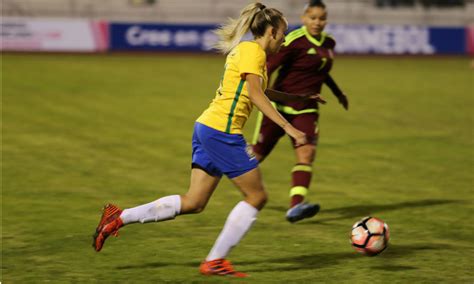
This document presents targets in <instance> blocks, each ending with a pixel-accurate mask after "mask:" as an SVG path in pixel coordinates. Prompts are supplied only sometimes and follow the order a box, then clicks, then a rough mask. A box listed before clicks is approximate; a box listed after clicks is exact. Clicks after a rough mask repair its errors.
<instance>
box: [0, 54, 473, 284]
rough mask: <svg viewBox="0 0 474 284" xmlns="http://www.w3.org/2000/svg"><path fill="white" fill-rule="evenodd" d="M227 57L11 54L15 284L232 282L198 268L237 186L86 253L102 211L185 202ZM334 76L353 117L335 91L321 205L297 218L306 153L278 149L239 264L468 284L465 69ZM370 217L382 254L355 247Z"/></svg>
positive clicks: (8, 265) (277, 273) (6, 164)
mask: <svg viewBox="0 0 474 284" xmlns="http://www.w3.org/2000/svg"><path fill="white" fill-rule="evenodd" d="M223 60H224V59H223V58H222V57H212V56H202V57H199V56H194V57H193V56H167V55H136V56H134V55H112V56H110V55H97V56H66V55H20V54H16V55H12V54H10V55H3V60H2V61H3V68H2V79H3V85H2V96H3V97H2V158H3V161H2V255H3V261H2V277H1V280H2V282H4V283H28V282H46V281H48V282H49V281H51V282H59V283H68V282H77V283H88V282H99V281H103V282H106V283H108V282H120V283H123V282H129V283H137V282H138V283H140V282H146V283H148V282H150V283H151V282H154V283H160V282H164V281H168V282H183V283H185V282H194V283H199V282H221V281H222V282H224V281H228V279H222V278H205V277H202V276H200V275H199V274H198V270H197V268H198V265H199V263H200V261H201V260H202V259H203V258H204V257H205V256H206V255H207V253H208V251H209V249H210V247H211V246H212V244H213V242H214V240H215V238H216V237H217V235H218V233H219V231H220V229H221V227H222V225H223V223H224V221H225V218H226V216H227V214H228V212H229V211H230V210H231V208H232V207H233V206H234V205H235V204H236V203H237V202H238V201H239V200H240V198H241V196H240V194H239V192H238V191H237V190H236V189H235V188H234V187H233V186H232V185H231V183H230V182H228V181H227V180H223V182H222V183H221V184H220V186H219V188H218V190H217V191H216V193H215V194H214V196H213V198H212V199H211V201H210V204H209V205H208V207H207V209H206V210H205V211H204V212H203V213H201V214H199V215H192V216H182V217H178V218H177V219H176V220H174V221H170V222H166V223H158V224H147V225H132V226H130V227H126V228H124V229H122V230H121V236H120V237H119V238H117V239H115V238H113V239H111V240H110V241H108V242H107V244H106V247H105V248H104V250H103V251H102V252H101V253H95V252H94V251H93V249H92V247H91V235H92V233H93V231H94V229H95V226H96V224H97V222H98V219H99V216H100V209H101V207H102V205H103V204H105V203H106V202H114V203H117V204H119V205H120V206H122V207H131V206H135V205H138V204H142V203H145V202H149V201H152V200H155V199H157V198H159V197H161V196H164V195H169V194H176V193H184V192H186V188H187V186H188V182H189V172H190V154H191V146H190V142H191V134H192V127H193V123H194V120H195V118H196V117H197V116H198V115H199V114H200V113H201V111H202V110H204V109H205V108H206V107H207V105H208V103H209V102H210V100H211V99H212V97H213V95H214V91H215V89H216V88H217V85H218V82H219V78H220V76H221V72H222V69H223V63H224V62H223ZM333 74H334V77H335V78H336V80H337V81H338V82H339V84H340V85H341V86H342V87H343V88H344V90H345V91H346V93H347V94H348V96H349V98H350V111H349V112H346V111H344V110H343V109H342V107H340V106H339V105H338V104H337V102H336V100H335V99H334V98H333V97H332V96H331V95H330V94H329V93H328V91H327V89H325V90H324V91H323V95H324V96H325V97H326V98H327V100H328V101H329V103H328V104H327V105H325V106H323V107H322V116H321V123H320V128H321V139H320V145H319V147H318V157H317V160H316V164H315V175H314V178H313V182H312V187H311V190H310V194H309V198H310V200H312V201H318V202H320V203H321V204H322V208H323V209H322V211H321V212H320V214H319V215H317V216H316V217H315V218H314V219H310V220H306V221H303V222H301V223H298V224H294V225H291V224H289V223H287V222H286V221H285V219H284V214H285V211H286V209H287V205H288V189H289V183H290V176H289V171H290V169H291V168H292V166H293V164H294V154H293V153H292V151H291V148H290V145H289V143H288V139H283V140H282V141H281V143H280V144H279V145H278V146H277V148H276V149H275V151H274V153H273V154H272V156H270V157H269V158H268V160H266V161H265V163H263V165H262V170H263V173H264V180H265V184H266V187H267V190H268V191H269V193H270V200H269V203H268V204H267V207H266V208H265V209H264V210H263V211H262V212H261V214H260V215H259V218H258V221H257V222H256V224H255V225H254V227H253V228H252V230H251V231H250V233H249V234H248V235H247V236H246V237H245V239H244V240H243V241H242V242H241V244H240V245H239V246H238V247H236V248H235V249H234V250H233V252H232V254H231V255H230V259H232V260H233V261H234V263H235V264H236V267H237V268H238V269H240V270H243V271H246V272H249V273H250V274H251V278H249V280H248V282H252V283H261V282H287V283H291V282H307V283H342V282H347V283H349V282H354V283H368V282H375V283H394V282H399V283H408V282H412V283H423V282H424V283H440V282H444V283H449V282H451V283H472V282H473V281H474V272H473V271H474V269H473V265H472V263H473V262H472V260H473V255H474V244H473V241H472V240H473V238H472V235H473V227H474V226H473V221H474V220H473V213H474V211H473V208H474V206H473V186H474V178H473V169H474V164H473V158H474V152H473V151H474V145H473V144H474V139H473V112H472V110H473V107H474V104H473V101H474V92H473V82H474V75H473V74H474V73H473V71H472V70H469V60H468V59H467V58H395V57H394V58H382V57H377V58H366V57H356V58H350V57H342V58H338V59H337V62H336V65H335V68H334V72H333ZM253 119H254V116H253V117H252V119H251V121H250V122H249V123H248V124H247V129H246V137H247V138H249V139H250V138H251V134H252V130H253ZM369 214H370V215H373V216H377V217H379V218H382V219H384V220H385V221H387V223H388V224H389V226H390V228H391V232H392V239H391V243H390V247H389V248H388V249H387V250H386V251H385V252H384V253H383V254H381V255H380V256H377V257H372V258H369V257H364V256H360V255H358V254H355V253H354V252H353V250H352V248H351V247H350V245H349V241H348V234H349V231H350V228H351V226H352V224H353V223H354V222H355V221H356V220H358V219H359V218H361V217H363V216H365V215H369Z"/></svg>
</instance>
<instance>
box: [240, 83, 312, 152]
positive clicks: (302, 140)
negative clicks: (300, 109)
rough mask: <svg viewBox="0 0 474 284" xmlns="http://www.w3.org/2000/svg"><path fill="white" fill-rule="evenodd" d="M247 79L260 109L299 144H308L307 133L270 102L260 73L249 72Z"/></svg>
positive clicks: (250, 92)
mask: <svg viewBox="0 0 474 284" xmlns="http://www.w3.org/2000/svg"><path fill="white" fill-rule="evenodd" d="M245 80H246V81H247V88H248V92H249V97H250V100H251V101H252V103H253V104H254V105H256V106H257V107H258V109H259V110H260V111H261V112H263V114H264V115H266V116H267V117H268V118H270V119H271V120H272V121H274V122H275V123H276V124H278V125H279V126H280V127H281V128H283V130H285V132H286V133H287V134H288V135H290V136H291V137H293V138H294V139H295V140H296V143H297V144H298V145H304V144H306V142H307V141H306V135H305V134H304V133H303V132H301V131H299V130H298V129H296V128H294V127H293V126H292V125H291V124H290V123H289V122H288V121H287V120H286V119H285V118H284V117H283V116H282V115H281V114H280V113H279V112H278V111H276V110H275V108H274V107H273V106H272V104H271V103H270V100H269V99H268V98H267V97H266V96H265V94H264V92H263V90H262V83H261V79H260V77H259V76H258V75H255V74H247V75H246V78H245Z"/></svg>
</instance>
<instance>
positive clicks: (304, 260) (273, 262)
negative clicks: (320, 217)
mask: <svg viewBox="0 0 474 284" xmlns="http://www.w3.org/2000/svg"><path fill="white" fill-rule="evenodd" d="M446 249H451V247H449V246H446V245H443V246H437V245H397V246H390V247H389V248H388V249H387V250H386V251H384V252H383V253H382V254H381V255H379V256H376V258H377V259H379V260H380V259H383V262H384V263H386V265H384V266H381V265H378V266H374V267H373V269H377V270H385V271H405V270H413V269H417V267H413V266H401V265H390V263H389V261H390V260H392V259H396V258H406V257H409V256H410V255H411V254H415V253H419V252H420V251H425V250H446ZM360 257H363V256H361V255H358V254H357V253H355V252H338V253H316V254H309V255H293V256H288V257H280V258H270V259H261V260H252V261H243V262H236V264H237V265H239V266H247V265H248V266H255V265H257V266H264V267H262V268H256V269H245V271H248V272H273V271H282V270H286V271H294V270H306V269H319V268H324V267H329V266H334V265H338V264H341V263H344V262H350V261H352V260H354V261H357V260H358V259H359V258H360ZM199 264H200V262H199V261H188V262H179V263H176V262H159V261H156V262H148V263H141V264H136V265H123V266H117V267H116V269H120V270H122V269H144V268H161V267H166V266H186V267H196V268H197V267H199ZM377 264H380V261H377Z"/></svg>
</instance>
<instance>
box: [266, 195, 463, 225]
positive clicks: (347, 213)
mask: <svg viewBox="0 0 474 284" xmlns="http://www.w3.org/2000/svg"><path fill="white" fill-rule="evenodd" d="M464 202H465V201H463V200H446V199H426V200H418V201H406V202H400V203H393V204H384V205H376V204H371V205H354V206H347V207H340V208H333V209H326V210H325V209H324V208H323V209H322V210H321V213H320V214H327V213H329V214H337V215H339V216H336V217H328V218H318V216H316V219H315V220H314V221H311V222H306V223H310V224H321V225H322V224H324V223H325V222H328V221H335V220H343V219H354V218H360V217H363V216H371V215H372V214H374V213H378V212H386V211H393V210H401V209H407V208H415V207H428V206H437V205H445V204H456V203H457V204H459V203H464ZM269 209H273V210H278V211H283V210H282V208H280V207H270V208H269ZM286 210H287V209H286V208H285V211H286Z"/></svg>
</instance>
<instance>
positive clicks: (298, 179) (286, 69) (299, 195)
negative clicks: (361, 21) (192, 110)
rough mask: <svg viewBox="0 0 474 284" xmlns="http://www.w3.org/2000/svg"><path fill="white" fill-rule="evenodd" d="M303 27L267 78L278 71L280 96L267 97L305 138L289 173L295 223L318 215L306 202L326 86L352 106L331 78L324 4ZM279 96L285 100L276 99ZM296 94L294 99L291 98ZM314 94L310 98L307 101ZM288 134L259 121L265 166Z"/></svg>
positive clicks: (271, 61) (313, 7) (256, 145)
mask: <svg viewBox="0 0 474 284" xmlns="http://www.w3.org/2000/svg"><path fill="white" fill-rule="evenodd" d="M302 22H303V26H302V27H301V28H299V29H296V30H294V31H292V32H291V33H289V34H288V35H287V36H286V38H285V43H284V46H283V47H282V48H281V49H280V52H279V53H278V54H275V55H273V56H271V57H269V58H268V60H267V68H268V74H269V76H270V75H271V74H272V73H273V72H274V71H276V70H277V69H278V68H280V71H279V73H278V76H277V78H276V80H275V83H274V85H273V89H274V90H275V91H277V92H273V93H272V91H271V90H268V92H267V95H268V96H269V98H270V99H272V100H273V101H274V103H275V107H276V108H277V110H278V111H279V112H280V113H281V114H282V115H283V116H284V117H285V118H286V119H287V120H288V121H289V122H290V123H291V124H292V125H293V126H294V127H295V128H297V129H299V130H300V131H303V132H304V133H306V135H307V138H308V142H307V144H306V145H300V146H296V145H295V141H294V139H292V142H293V147H294V149H295V152H296V157H297V162H296V165H295V166H294V167H293V169H292V171H291V176H292V187H291V189H290V197H291V203H290V209H289V210H288V211H287V213H286V218H287V220H288V221H290V222H292V223H293V222H296V221H299V220H301V219H304V218H309V217H312V216H314V215H316V214H317V213H318V211H319V208H320V207H319V204H310V203H306V202H304V198H305V196H306V195H307V192H308V188H309V185H310V182H311V176H312V164H313V161H314V158H315V153H316V146H317V142H318V136H319V131H318V125H317V123H318V117H319V108H318V102H321V103H324V100H322V98H320V97H319V93H320V91H321V87H322V85H323V84H326V85H327V86H328V87H329V88H330V89H331V91H332V92H333V94H334V95H335V96H336V97H337V99H338V101H339V103H340V104H342V106H343V107H344V108H345V109H346V110H347V109H348V108H349V102H348V99H347V97H346V96H345V95H344V93H343V92H342V91H341V90H340V89H339V87H338V86H337V84H336V82H335V81H334V80H333V78H332V77H331V76H330V75H329V71H330V70H331V67H332V65H333V59H334V47H335V45H336V42H335V40H334V39H333V38H332V37H330V36H329V35H328V34H326V33H325V32H323V30H324V27H325V26H326V23H327V11H326V6H325V4H324V3H323V2H322V1H320V0H319V1H318V0H316V1H314V0H312V1H310V3H309V4H308V5H307V6H306V7H305V10H304V14H303V16H302ZM279 92H284V93H286V95H287V97H288V98H285V96H284V95H283V96H280V97H279V96H276V95H275V93H276V94H277V95H278V94H279ZM289 94H293V96H291V95H289ZM305 94H306V95H307V94H311V96H305ZM284 134H285V131H284V130H283V129H282V128H281V127H279V126H278V125H277V124H275V123H274V122H272V121H271V120H270V119H268V118H267V117H264V116H263V115H261V114H260V115H259V119H258V121H257V129H256V130H255V136H254V141H253V150H254V152H255V154H256V157H257V159H258V160H259V161H260V162H261V161H263V160H264V159H265V157H266V156H267V155H269V154H270V152H271V151H272V149H273V147H274V146H275V145H276V143H277V142H278V140H279V139H280V138H281V137H282V136H283V135H284Z"/></svg>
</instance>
